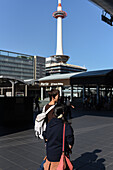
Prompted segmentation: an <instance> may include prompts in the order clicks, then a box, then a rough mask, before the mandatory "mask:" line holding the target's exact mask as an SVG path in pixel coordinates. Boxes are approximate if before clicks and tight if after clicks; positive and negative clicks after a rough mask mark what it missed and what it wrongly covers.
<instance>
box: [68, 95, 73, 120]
mask: <svg viewBox="0 0 113 170" xmlns="http://www.w3.org/2000/svg"><path fill="white" fill-rule="evenodd" d="M66 107H67V117H69V119H71V118H72V115H71V108H73V109H74V108H75V107H74V106H73V105H72V104H71V102H70V96H68V97H67V100H66Z"/></svg>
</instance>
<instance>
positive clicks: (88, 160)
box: [72, 149, 105, 170]
mask: <svg viewBox="0 0 113 170" xmlns="http://www.w3.org/2000/svg"><path fill="white" fill-rule="evenodd" d="M101 151H102V150H100V149H96V150H94V151H93V152H85V153H83V154H82V155H81V156H80V157H79V158H77V159H75V160H73V161H72V163H73V166H74V169H75V170H105V166H104V162H105V159H104V158H100V159H98V155H97V153H100V152H101Z"/></svg>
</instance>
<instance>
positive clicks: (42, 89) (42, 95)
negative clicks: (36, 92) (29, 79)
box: [41, 87, 44, 100]
mask: <svg viewBox="0 0 113 170" xmlns="http://www.w3.org/2000/svg"><path fill="white" fill-rule="evenodd" d="M41 100H44V88H43V87H41Z"/></svg>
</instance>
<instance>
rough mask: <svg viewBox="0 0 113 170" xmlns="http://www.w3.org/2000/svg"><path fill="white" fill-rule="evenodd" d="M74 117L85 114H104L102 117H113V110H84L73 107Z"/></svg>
mask: <svg viewBox="0 0 113 170" xmlns="http://www.w3.org/2000/svg"><path fill="white" fill-rule="evenodd" d="M71 114H72V118H77V117H81V116H85V115H90V116H102V117H113V111H105V110H100V111H97V110H83V109H80V108H78V109H77V108H76V109H71Z"/></svg>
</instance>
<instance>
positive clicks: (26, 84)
mask: <svg viewBox="0 0 113 170" xmlns="http://www.w3.org/2000/svg"><path fill="white" fill-rule="evenodd" d="M25 97H27V84H26V85H25Z"/></svg>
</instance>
